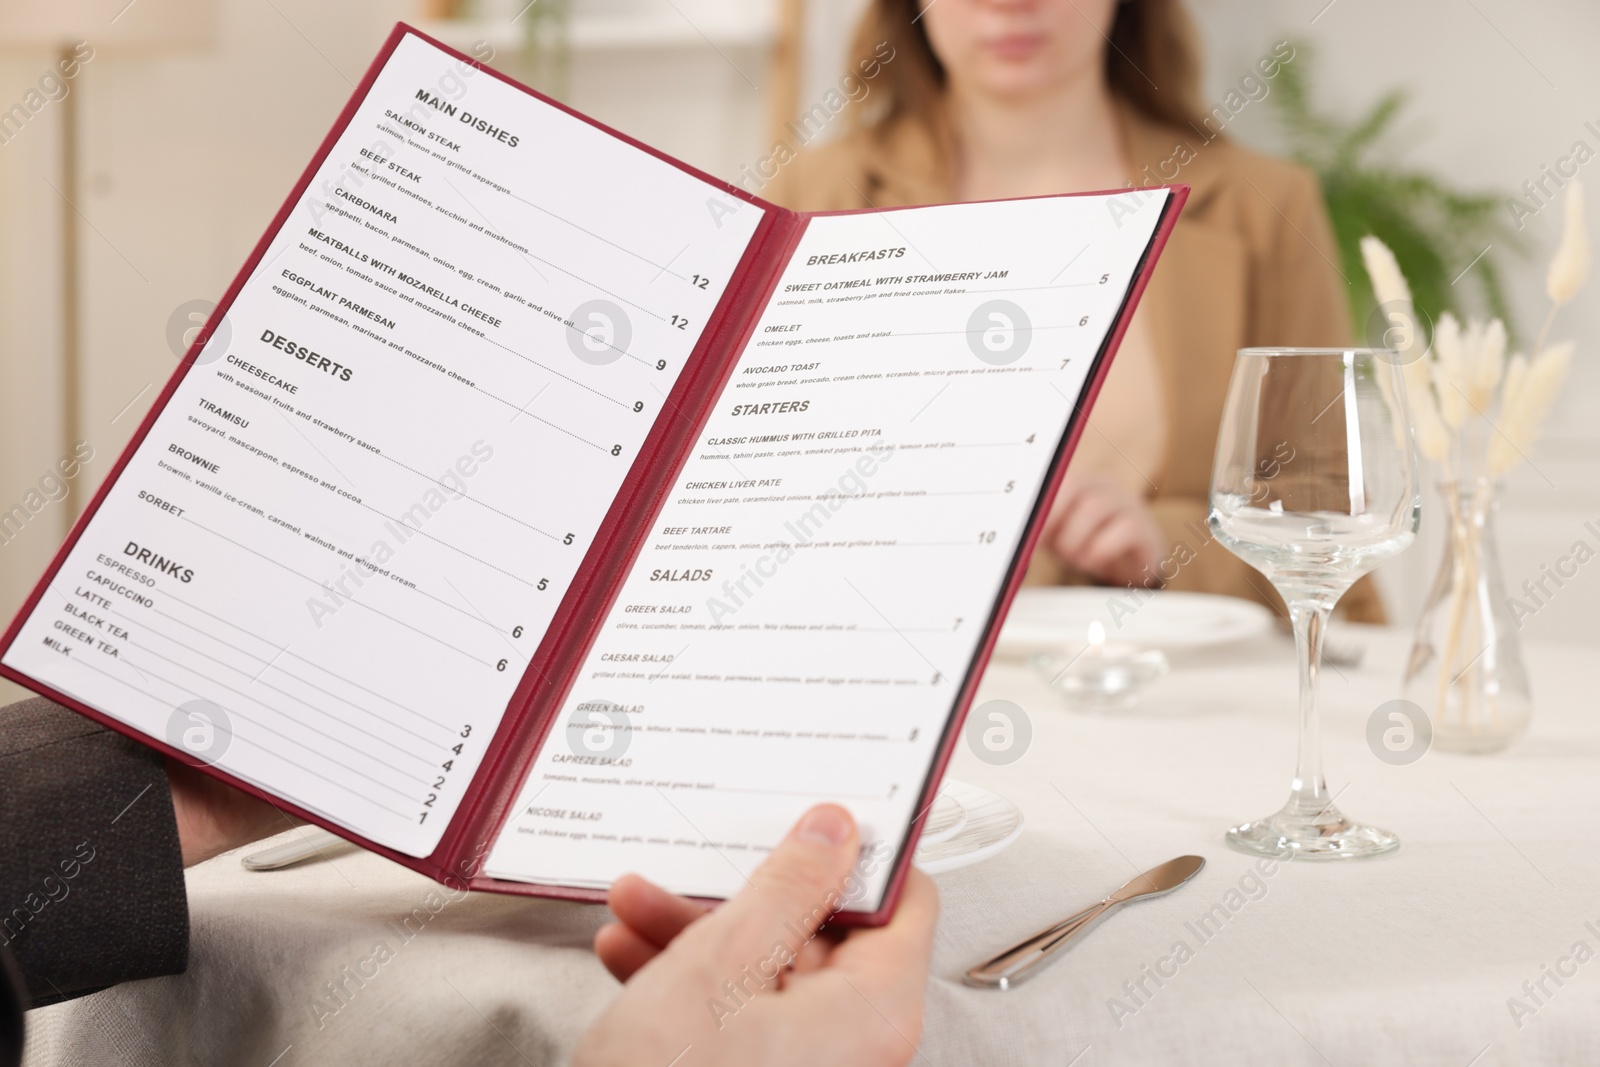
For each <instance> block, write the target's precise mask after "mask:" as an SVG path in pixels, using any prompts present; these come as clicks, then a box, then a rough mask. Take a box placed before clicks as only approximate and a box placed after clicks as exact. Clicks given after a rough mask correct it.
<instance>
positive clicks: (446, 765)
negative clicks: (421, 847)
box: [417, 660, 505, 826]
mask: <svg viewBox="0 0 1600 1067" xmlns="http://www.w3.org/2000/svg"><path fill="white" fill-rule="evenodd" d="M500 662H502V663H504V662H505V661H504V660H501V661H500ZM461 736H462V737H471V736H472V724H471V723H466V724H464V725H463V726H462V727H461ZM465 747H466V742H464V741H460V742H457V743H456V744H454V745H452V746H451V747H450V752H451V754H452V755H451V758H450V759H447V760H445V761H444V762H443V763H441V764H439V767H440V769H442V770H443V771H444V772H445V773H444V774H440V775H436V776H435V777H434V780H433V786H432V789H433V791H432V792H430V793H429V794H428V798H427V799H426V800H424V801H423V802H422V806H423V807H424V808H432V807H433V805H434V804H435V803H437V802H438V800H439V790H441V789H443V788H444V784H445V780H446V778H447V776H448V775H449V774H450V772H451V771H453V770H454V769H455V765H456V761H455V757H456V756H459V755H461V750H462V749H463V748H465ZM428 815H429V813H428V812H426V811H423V812H419V813H418V814H417V825H419V826H420V825H422V824H423V823H425V822H427V821H428Z"/></svg>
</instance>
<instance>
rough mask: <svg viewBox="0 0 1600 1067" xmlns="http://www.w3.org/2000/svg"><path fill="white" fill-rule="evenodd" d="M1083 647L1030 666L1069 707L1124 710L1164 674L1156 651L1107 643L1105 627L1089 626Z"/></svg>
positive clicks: (1164, 663)
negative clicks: (1146, 686)
mask: <svg viewBox="0 0 1600 1067" xmlns="http://www.w3.org/2000/svg"><path fill="white" fill-rule="evenodd" d="M1086 637H1087V641H1086V642H1085V643H1084V644H1081V645H1076V646H1069V647H1067V648H1066V649H1063V650H1062V651H1061V652H1060V653H1056V654H1047V655H1040V656H1035V657H1034V659H1033V665H1034V667H1035V669H1037V670H1038V671H1039V673H1040V674H1042V675H1044V677H1045V679H1046V680H1047V681H1048V682H1049V684H1050V687H1051V688H1052V689H1054V690H1056V692H1058V693H1060V694H1061V695H1062V697H1063V698H1064V699H1065V700H1066V702H1067V703H1068V704H1069V705H1072V706H1074V707H1078V708H1082V709H1083V710H1087V711H1123V710H1125V709H1127V708H1129V707H1131V706H1132V705H1133V702H1134V698H1135V697H1136V696H1137V694H1138V691H1139V690H1140V689H1142V688H1144V686H1145V685H1147V684H1149V683H1150V682H1153V681H1155V680H1156V679H1157V678H1159V677H1161V676H1162V675H1163V674H1166V673H1167V657H1166V656H1164V655H1162V654H1161V651H1160V650H1159V649H1154V648H1149V649H1141V648H1138V647H1136V646H1134V645H1130V644H1127V643H1125V642H1121V641H1107V640H1106V628H1105V624H1104V623H1101V622H1100V621H1099V620H1096V621H1094V622H1091V623H1090V624H1089V630H1088V633H1087V635H1086Z"/></svg>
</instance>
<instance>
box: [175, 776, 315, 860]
mask: <svg viewBox="0 0 1600 1067" xmlns="http://www.w3.org/2000/svg"><path fill="white" fill-rule="evenodd" d="M167 782H168V784H169V785H171V787H172V814H173V816H174V817H175V818H176V819H177V822H178V842H179V843H180V844H181V845H182V846H183V865H184V866H185V867H193V866H194V865H195V864H197V863H204V862H205V861H206V860H208V859H210V858H211V857H213V856H220V855H221V854H222V853H224V852H227V851H228V850H229V849H233V848H238V847H239V846H240V845H248V844H249V843H250V842H252V841H259V840H261V839H262V838H263V837H271V836H272V835H273V834H276V833H281V832H282V831H284V830H287V829H289V828H290V827H291V826H298V825H300V820H298V819H291V818H290V817H289V816H288V815H285V814H284V813H283V812H281V811H279V810H278V809H277V808H274V807H273V806H272V805H271V804H268V803H267V802H266V801H264V800H257V799H256V798H255V797H253V796H250V795H249V794H248V793H241V792H240V791H239V790H237V789H235V788H233V787H232V786H231V785H228V784H226V783H225V782H222V781H220V780H219V779H216V778H213V777H211V776H210V775H209V774H203V773H201V772H200V771H198V770H196V769H195V768H193V767H190V766H187V765H185V764H182V763H179V762H178V761H177V760H175V759H168V760H167Z"/></svg>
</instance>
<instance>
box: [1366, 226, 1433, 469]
mask: <svg viewBox="0 0 1600 1067" xmlns="http://www.w3.org/2000/svg"><path fill="white" fill-rule="evenodd" d="M1361 259H1362V261H1363V262H1364V263H1365V264H1366V266H1367V275H1368V277H1370V278H1371V279H1372V292H1373V294H1374V295H1375V296H1376V297H1377V298H1378V303H1379V305H1380V306H1381V307H1383V308H1384V309H1385V310H1386V312H1387V313H1388V316H1389V321H1390V322H1391V323H1395V322H1396V321H1397V320H1398V323H1397V329H1396V331H1394V332H1395V334H1396V336H1395V340H1396V341H1397V342H1399V343H1397V344H1395V345H1394V348H1395V350H1396V351H1397V352H1398V353H1399V354H1400V370H1401V377H1403V378H1404V379H1405V383H1406V384H1405V389H1406V404H1407V406H1408V407H1409V408H1410V410H1411V428H1412V431H1413V432H1414V433H1415V435H1416V441H1417V450H1418V451H1419V452H1421V453H1422V454H1423V455H1424V456H1425V457H1427V458H1428V459H1431V460H1435V461H1443V460H1444V459H1445V457H1446V456H1448V455H1449V453H1450V433H1449V431H1448V430H1447V429H1446V428H1445V426H1444V423H1443V422H1442V421H1440V418H1439V407H1438V401H1436V400H1435V399H1434V392H1433V368H1432V367H1431V366H1430V362H1431V361H1430V360H1429V358H1428V347H1427V345H1426V344H1424V343H1423V339H1422V330H1421V328H1420V327H1419V326H1418V324H1417V314H1416V311H1415V309H1414V308H1413V307H1412V304H1411V286H1409V285H1407V284H1406V276H1405V275H1404V274H1402V273H1401V272H1400V264H1399V263H1398V262H1396V260H1395V258H1394V253H1393V252H1391V251H1390V250H1389V246H1388V245H1386V244H1384V243H1383V242H1382V241H1380V240H1378V239H1377V238H1376V237H1372V236H1370V235H1369V236H1367V237H1363V238H1362V239H1361Z"/></svg>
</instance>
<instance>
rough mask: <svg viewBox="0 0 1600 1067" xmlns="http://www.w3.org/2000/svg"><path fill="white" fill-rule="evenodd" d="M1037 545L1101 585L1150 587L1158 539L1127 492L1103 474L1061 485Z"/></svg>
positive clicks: (1156, 529) (1157, 558)
mask: <svg viewBox="0 0 1600 1067" xmlns="http://www.w3.org/2000/svg"><path fill="white" fill-rule="evenodd" d="M1043 541H1044V544H1045V545H1046V546H1048V547H1049V548H1050V549H1051V551H1053V552H1054V553H1055V554H1056V555H1057V556H1058V557H1060V559H1061V561H1062V562H1063V563H1065V564H1067V565H1068V566H1069V567H1072V568H1074V569H1076V570H1078V571H1081V572H1083V573H1084V574H1086V575H1088V576H1089V577H1090V578H1093V579H1094V580H1095V581H1098V582H1104V583H1106V584H1107V585H1134V586H1140V587H1143V586H1147V585H1155V584H1157V582H1158V579H1157V577H1156V568H1157V566H1158V565H1159V564H1160V562H1161V549H1162V543H1161V542H1162V534H1161V527H1159V526H1158V525H1156V520H1155V518H1154V516H1152V515H1151V514H1150V509H1149V508H1148V507H1146V506H1145V502H1144V500H1143V499H1142V498H1141V497H1140V496H1139V495H1138V494H1137V493H1135V492H1134V491H1133V490H1131V489H1129V488H1128V487H1127V486H1125V485H1123V484H1122V483H1121V482H1119V481H1117V480H1116V479H1115V478H1108V477H1106V476H1104V475H1084V476H1082V477H1074V476H1073V475H1072V473H1071V472H1068V474H1067V475H1066V477H1065V478H1063V479H1062V481H1061V491H1060V492H1058V493H1057V494H1056V499H1055V504H1054V505H1053V506H1052V507H1051V509H1050V519H1049V521H1048V522H1047V523H1046V525H1045V528H1044V536H1043Z"/></svg>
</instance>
